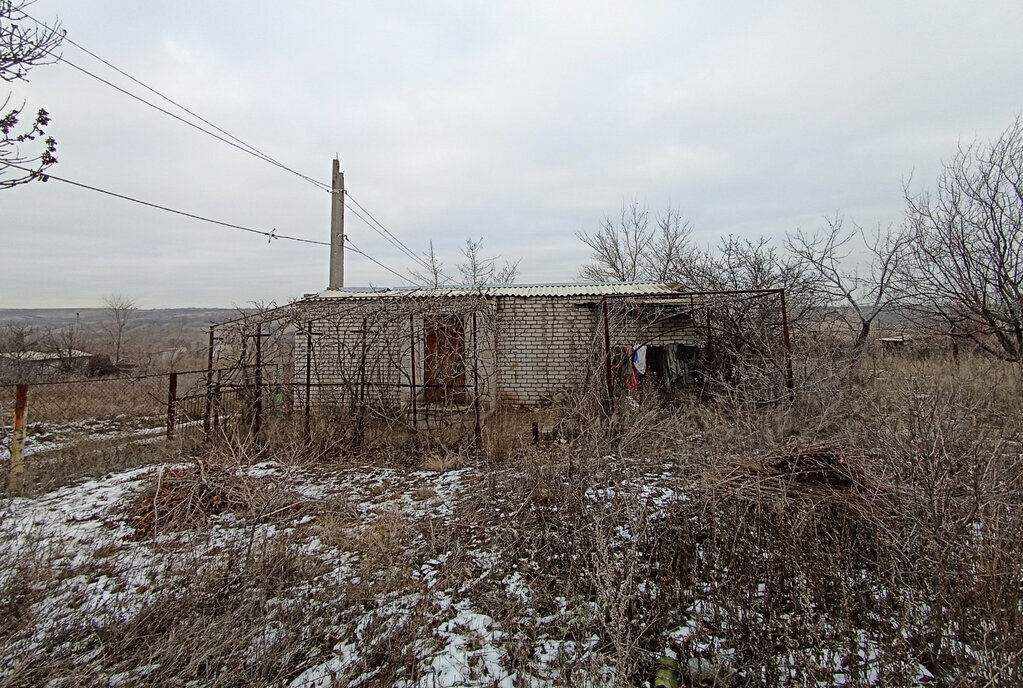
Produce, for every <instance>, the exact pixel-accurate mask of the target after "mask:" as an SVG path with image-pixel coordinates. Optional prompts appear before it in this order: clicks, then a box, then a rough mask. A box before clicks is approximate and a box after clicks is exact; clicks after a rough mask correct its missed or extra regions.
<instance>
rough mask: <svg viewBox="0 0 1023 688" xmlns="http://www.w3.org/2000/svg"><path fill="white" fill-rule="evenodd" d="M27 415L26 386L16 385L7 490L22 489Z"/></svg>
mask: <svg viewBox="0 0 1023 688" xmlns="http://www.w3.org/2000/svg"><path fill="white" fill-rule="evenodd" d="M27 413H28V385H18V387H17V389H16V390H15V393H14V433H13V435H12V436H11V472H10V475H9V476H8V479H7V487H8V489H9V490H11V491H12V492H13V491H16V490H20V489H21V488H22V485H23V484H24V480H25V416H26V415H27Z"/></svg>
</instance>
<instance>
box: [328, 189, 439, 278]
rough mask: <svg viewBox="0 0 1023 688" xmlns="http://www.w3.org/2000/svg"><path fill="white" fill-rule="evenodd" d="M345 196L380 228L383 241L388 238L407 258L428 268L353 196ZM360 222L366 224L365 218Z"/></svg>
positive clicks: (417, 255) (423, 261) (419, 257)
mask: <svg viewBox="0 0 1023 688" xmlns="http://www.w3.org/2000/svg"><path fill="white" fill-rule="evenodd" d="M345 195H346V196H347V197H348V198H349V199H351V201H352V203H354V204H355V205H356V207H358V208H359V210H361V211H362V212H364V213H365V214H366V215H367V216H368V217H369V218H370V219H371V220H373V222H375V223H376V225H377V226H378V227H380V229H381V230H383V234H382V235H381V236H384V235H386V236H384V238H385V239H388V238H389V240H390V241H391V243H392V244H394V245H396V246H398V248H399V249H401V250H402V251H404V252H405V253H406V254H408V255H409V256H411V257H412V259H413V260H416V261H418V262H419V263H420V264H421V265H422V266H423V267H426V268H428V267H430V266H429V265H428V264H427V262H426V261H425V260H424V259H423V258H422V257H421V256H419V254H417V253H416V252H415V251H413V250H412V249H411V248H409V247H408V245H407V244H405V242H403V241H402V240H401V239H399V238H398V237H396V236H394V235H393V234H392V233H391V232H390V230H388V229H387V227H384V225H383V223H381V222H380V220H378V219H376V218H375V217H374V216H373V213H371V212H369V211H368V210H366V208H364V207H363V205H362V204H361V203H359V202H358V201H357V200H355V197H354V196H352V194H350V193H347V192H346V193H345ZM352 212H355V211H354V210H353V211H352ZM360 217H361V216H360ZM362 220H363V222H366V220H365V218H362ZM367 224H369V223H368V222H367ZM370 227H373V225H370ZM373 229H374V230H375V228H373ZM377 234H380V232H379V231H377Z"/></svg>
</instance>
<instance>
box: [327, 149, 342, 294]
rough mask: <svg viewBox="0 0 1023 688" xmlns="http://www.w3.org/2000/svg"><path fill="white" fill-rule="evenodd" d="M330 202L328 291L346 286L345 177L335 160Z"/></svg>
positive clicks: (339, 163) (339, 164) (338, 162)
mask: <svg viewBox="0 0 1023 688" xmlns="http://www.w3.org/2000/svg"><path fill="white" fill-rule="evenodd" d="M330 195H331V202H330V281H329V283H328V284H327V288H328V289H340V288H342V287H343V286H345V175H344V172H342V171H341V162H340V161H339V160H338V159H337V158H334V174H333V177H332V180H331V194H330Z"/></svg>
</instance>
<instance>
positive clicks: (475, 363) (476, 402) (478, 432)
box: [472, 311, 483, 451]
mask: <svg viewBox="0 0 1023 688" xmlns="http://www.w3.org/2000/svg"><path fill="white" fill-rule="evenodd" d="M472 408H473V413H474V414H475V416H476V428H475V438H476V450H477V451H479V447H480V444H481V442H482V440H483V430H482V429H481V427H480V373H479V346H478V345H477V343H476V311H473V312H472Z"/></svg>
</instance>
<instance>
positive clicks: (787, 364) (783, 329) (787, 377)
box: [778, 289, 796, 399]
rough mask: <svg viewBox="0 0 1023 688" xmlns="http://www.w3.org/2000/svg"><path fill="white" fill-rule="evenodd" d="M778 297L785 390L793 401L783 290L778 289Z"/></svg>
mask: <svg viewBox="0 0 1023 688" xmlns="http://www.w3.org/2000/svg"><path fill="white" fill-rule="evenodd" d="M778 296H779V297H780V298H781V334H782V340H783V343H784V346H785V389H787V390H788V392H789V399H794V398H795V396H796V386H795V383H794V382H793V379H792V343H791V342H790V341H789V313H788V309H787V308H786V307H785V290H784V289H779V290H778Z"/></svg>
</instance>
